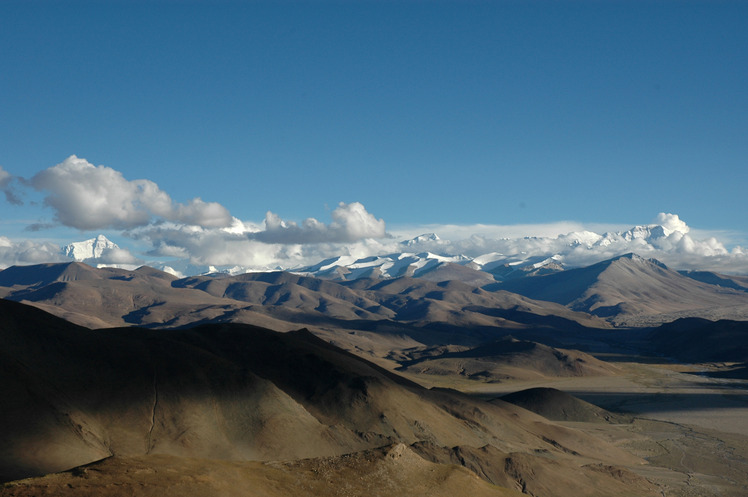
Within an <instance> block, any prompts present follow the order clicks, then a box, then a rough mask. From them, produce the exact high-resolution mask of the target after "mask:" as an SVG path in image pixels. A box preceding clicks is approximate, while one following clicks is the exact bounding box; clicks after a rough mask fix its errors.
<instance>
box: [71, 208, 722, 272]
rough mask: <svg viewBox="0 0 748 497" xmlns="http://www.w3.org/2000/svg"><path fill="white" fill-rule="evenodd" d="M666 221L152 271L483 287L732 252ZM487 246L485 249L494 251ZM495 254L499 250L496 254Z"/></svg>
mask: <svg viewBox="0 0 748 497" xmlns="http://www.w3.org/2000/svg"><path fill="white" fill-rule="evenodd" d="M661 221H662V222H663V223H664V225H661V224H652V225H642V226H634V227H632V228H630V229H628V230H624V231H614V232H606V233H603V234H598V233H594V232H591V231H575V232H570V233H567V234H562V235H558V236H556V237H524V238H515V239H511V238H507V239H500V240H489V239H482V238H481V237H477V238H475V237H474V239H473V241H471V242H465V241H463V242H454V243H453V242H451V241H449V240H444V239H442V238H440V237H439V236H438V235H436V234H435V233H425V234H422V235H419V236H416V237H414V238H411V239H408V240H403V241H401V242H399V243H398V242H394V240H393V241H391V242H385V243H383V244H380V245H374V246H372V247H375V246H376V247H378V248H376V249H374V248H372V249H370V250H374V251H373V252H370V254H369V255H367V256H364V257H361V256H352V255H349V254H348V255H335V256H333V257H329V258H326V259H324V260H322V261H318V262H314V261H313V263H312V264H309V263H308V257H304V258H301V259H299V258H294V257H291V258H287V259H286V262H285V263H281V262H278V263H277V264H275V263H274V264H272V265H271V266H272V267H270V266H243V265H241V264H239V265H224V266H211V265H207V264H205V263H202V262H198V261H197V260H190V261H187V260H179V259H175V260H172V261H171V262H168V263H167V262H152V263H149V264H150V265H151V266H152V267H156V268H158V269H162V270H164V271H166V272H170V273H173V274H176V275H179V276H185V275H187V276H192V275H196V274H208V273H213V272H224V273H227V274H232V275H236V274H242V273H247V272H258V271H260V272H267V271H271V270H279V271H291V272H295V273H299V274H303V275H306V276H314V277H317V278H325V279H333V280H348V281H349V280H353V279H357V278H380V279H387V278H397V277H401V276H413V277H421V278H428V279H432V280H434V281H442V280H445V279H451V280H460V281H463V282H466V283H470V284H473V285H474V286H482V285H485V284H486V283H487V282H493V281H505V280H511V279H515V278H521V277H524V276H537V275H542V274H549V273H552V272H559V271H563V270H565V269H571V268H578V267H583V266H585V265H588V264H590V263H592V262H599V261H602V260H605V259H608V258H610V257H613V256H615V255H622V254H625V253H629V252H636V253H638V254H644V255H648V256H652V255H654V256H657V254H660V255H662V256H663V257H669V256H672V255H673V254H693V253H696V252H695V251H701V250H702V249H704V250H707V249H708V252H709V253H710V254H712V255H715V254H722V255H725V254H728V252H727V251H726V249H725V248H724V247H721V246H717V245H719V244H718V242H716V241H714V243H711V242H710V241H709V240H707V241H705V242H703V243H702V242H696V241H694V240H693V239H691V238H690V237H689V235H688V232H689V230H690V229H689V228H688V226H686V225H685V224H684V223H682V222H680V221H679V220H678V219H677V218H676V219H675V221H673V219H669V218H667V216H665V217H664V218H663V219H662V220H661ZM673 224H674V225H673ZM715 244H717V245H715ZM481 247H485V250H486V251H485V252H484V251H483V250H484V249H481ZM489 247H490V248H492V249H493V250H488V249H489ZM699 247H701V248H699ZM331 250H332V249H331ZM340 250H341V253H343V254H345V253H346V250H345V248H344V247H341V248H340ZM388 250H389V251H388ZM497 250H498V251H497ZM323 253H324V252H323ZM61 256H62V257H64V258H67V259H70V260H75V261H78V262H87V263H89V264H91V265H93V266H99V267H101V266H109V267H121V268H126V269H135V268H136V267H137V265H138V264H137V261H136V258H135V257H134V256H132V255H131V254H130V253H129V251H127V250H123V249H120V248H119V247H118V246H117V245H116V244H115V243H113V242H112V241H110V240H108V239H107V238H106V237H105V236H104V235H99V236H97V237H96V238H91V239H89V240H84V241H81V242H75V243H72V244H69V245H67V246H65V247H63V248H62V251H61ZM279 260H281V259H279ZM301 261H304V262H303V263H302V262H301ZM141 264H142V263H141Z"/></svg>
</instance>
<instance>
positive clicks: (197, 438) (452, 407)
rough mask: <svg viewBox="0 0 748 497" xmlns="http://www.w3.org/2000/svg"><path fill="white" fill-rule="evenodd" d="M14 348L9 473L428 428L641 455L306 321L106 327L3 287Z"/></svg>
mask: <svg viewBox="0 0 748 497" xmlns="http://www.w3.org/2000/svg"><path fill="white" fill-rule="evenodd" d="M0 354H2V357H0V364H1V365H2V368H1V369H0V385H2V389H3V390H2V391H3V392H4V395H5V396H6V399H7V400H9V402H8V403H7V406H8V407H7V408H5V409H3V410H0V427H2V429H1V430H0V447H2V450H1V451H0V477H2V478H3V479H4V480H8V479H11V478H19V477H24V476H32V475H39V474H44V473H48V472H51V471H59V470H64V469H67V468H71V467H74V466H78V465H81V464H85V463H90V462H93V461H96V460H100V459H102V458H105V457H109V456H116V457H120V458H133V457H135V458H138V457H141V456H148V455H152V454H163V455H170V456H175V457H179V458H201V459H211V460H216V461H217V460H222V461H227V460H234V461H244V460H297V459H300V458H309V457H316V458H319V457H333V456H340V455H342V454H348V453H352V452H357V451H361V450H364V449H370V448H374V447H379V446H384V445H389V444H396V443H404V444H406V445H410V444H414V443H416V442H428V443H430V444H434V445H435V446H438V447H454V446H457V445H461V446H464V447H473V448H476V447H483V446H486V445H491V446H492V447H495V448H496V449H497V450H499V451H501V452H502V453H507V454H509V453H524V452H535V451H542V452H543V453H544V454H546V456H545V457H547V458H550V459H557V460H558V461H559V464H562V463H563V464H582V463H587V462H590V461H597V462H607V463H612V462H613V461H618V462H619V463H621V464H638V463H640V462H641V461H640V460H639V459H637V458H635V457H633V456H631V455H630V454H627V453H626V452H624V451H622V450H620V449H617V448H615V447H613V446H610V445H608V444H607V443H605V442H602V441H600V440H597V439H595V438H593V437H591V436H589V435H585V434H583V433H581V432H578V431H574V430H569V429H566V428H563V427H561V426H557V425H554V424H552V423H550V422H547V421H545V420H543V419H542V418H540V417H537V416H535V415H533V414H531V413H529V412H527V411H524V410H522V409H520V408H518V407H515V406H512V405H511V404H507V403H502V402H499V403H487V402H483V401H480V400H477V399H474V398H471V397H468V396H464V395H461V394H459V393H457V392H452V391H446V390H426V389H424V388H422V387H420V386H418V385H416V384H414V383H411V382H409V381H407V380H404V379H402V378H401V377H399V376H397V375H394V374H392V373H389V372H387V371H385V370H383V369H381V368H379V367H377V366H375V365H373V364H371V363H369V362H366V361H364V360H362V359H360V358H359V357H357V356H354V355H352V354H349V353H347V352H344V351H342V350H340V349H338V348H336V347H334V346H332V345H330V344H328V343H326V342H324V341H322V340H320V339H318V338H316V337H315V336H313V335H311V334H310V333H308V332H306V331H298V332H290V333H275V332H272V331H269V330H266V329H262V328H257V327H252V326H248V325H237V324H234V325H232V324H224V325H204V326H200V327H197V328H193V329H189V330H158V331H157V330H145V329H140V328H118V329H107V330H98V331H92V330H88V329H85V328H82V327H78V326H75V325H71V324H70V323H67V322H65V321H62V320H60V319H58V318H55V317H53V316H51V315H48V314H46V313H43V312H41V311H39V310H38V309H35V308H32V307H29V306H25V305H23V304H19V303H15V302H10V301H5V300H0ZM575 461H576V462H575ZM185 464H186V463H185ZM216 464H217V466H211V465H210V464H209V465H208V467H220V463H216ZM304 464H307V463H302V464H301V466H300V468H301V469H300V470H301V471H304ZM8 488H11V490H12V487H8ZM6 490H7V489H6ZM11 490H8V492H11ZM6 495H13V494H12V493H6Z"/></svg>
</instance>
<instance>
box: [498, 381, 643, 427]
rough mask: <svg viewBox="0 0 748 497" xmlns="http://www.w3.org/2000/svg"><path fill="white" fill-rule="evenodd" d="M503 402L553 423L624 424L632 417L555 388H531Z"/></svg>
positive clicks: (509, 396)
mask: <svg viewBox="0 0 748 497" xmlns="http://www.w3.org/2000/svg"><path fill="white" fill-rule="evenodd" d="M501 400H503V401H505V402H509V403H512V404H514V405H518V406H520V407H523V408H525V409H527V410H528V411H532V412H534V413H536V414H540V415H541V416H543V417H544V418H547V419H550V420H553V421H577V422H585V423H606V422H607V423H624V422H630V421H631V417H630V416H625V415H622V414H616V413H612V412H610V411H606V410H605V409H603V408H601V407H598V406H596V405H594V404H590V403H589V402H585V401H583V400H581V399H578V398H576V397H574V396H573V395H570V394H568V393H566V392H562V391H561V390H556V389H555V388H542V387H541V388H530V389H527V390H522V391H519V392H514V393H510V394H508V395H504V396H502V397H501Z"/></svg>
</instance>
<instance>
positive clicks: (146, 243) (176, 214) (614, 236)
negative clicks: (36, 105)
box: [0, 155, 748, 274]
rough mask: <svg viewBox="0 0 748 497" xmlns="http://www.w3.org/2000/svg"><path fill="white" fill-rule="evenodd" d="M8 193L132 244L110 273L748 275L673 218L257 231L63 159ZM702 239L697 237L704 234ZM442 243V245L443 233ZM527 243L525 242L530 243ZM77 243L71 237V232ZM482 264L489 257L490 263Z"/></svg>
mask: <svg viewBox="0 0 748 497" xmlns="http://www.w3.org/2000/svg"><path fill="white" fill-rule="evenodd" d="M13 186H18V187H24V186H25V187H27V188H28V187H32V188H34V189H35V190H37V191H39V192H41V193H42V195H43V196H44V205H45V206H46V207H47V208H49V209H51V212H52V216H53V218H54V221H55V223H48V222H39V223H35V224H31V225H29V226H27V230H28V231H44V230H48V229H50V227H51V226H57V227H58V228H59V227H60V226H63V227H68V228H73V229H75V230H81V231H92V230H96V231H99V232H103V233H104V234H106V235H107V236H108V237H109V238H110V239H115V240H116V239H117V238H118V237H119V240H118V242H120V244H121V242H122V239H124V240H125V241H127V240H130V242H129V243H130V244H131V245H132V247H130V248H127V249H126V248H123V249H119V248H118V249H117V250H112V251H107V252H106V253H102V254H101V256H100V257H99V259H100V260H98V261H93V262H98V263H107V264H136V263H140V261H145V262H146V263H148V264H151V265H155V266H157V267H159V266H161V267H163V266H164V265H170V266H173V267H177V268H179V269H178V270H179V271H184V272H191V273H195V272H203V271H207V270H209V269H212V270H214V269H222V270H229V271H232V272H241V271H248V270H266V269H295V268H299V267H303V266H309V265H313V264H316V263H318V262H320V261H322V260H325V259H329V258H332V257H337V256H344V257H346V258H348V259H349V260H350V259H356V258H363V257H368V256H373V255H384V254H392V253H399V252H412V253H419V252H432V253H435V254H439V255H450V256H453V255H461V254H463V255H466V256H468V257H478V256H481V255H486V254H489V255H490V257H493V258H494V260H504V261H508V262H512V261H529V260H531V259H534V258H543V257H550V256H557V259H558V260H560V261H561V262H563V263H564V264H566V265H567V266H570V267H575V266H583V265H588V264H592V263H595V262H599V261H601V260H605V259H608V258H611V257H615V256H618V255H621V254H624V253H627V252H635V253H637V254H639V255H642V256H645V257H651V258H656V259H658V260H660V261H662V262H664V263H665V264H667V265H669V266H671V267H673V268H675V269H708V270H714V271H719V272H724V273H733V274H748V251H746V250H745V249H744V248H742V247H740V246H737V247H735V248H733V249H732V250H728V249H727V248H726V247H725V245H724V244H723V243H722V242H721V241H719V240H718V239H717V238H715V237H714V236H707V237H699V236H696V235H694V231H692V230H691V228H690V227H689V226H688V224H687V223H686V222H685V221H684V220H682V219H680V217H679V216H678V215H677V214H673V213H665V212H662V213H659V214H658V215H657V216H656V217H655V218H654V219H653V222H652V223H651V224H645V225H638V226H634V227H624V228H615V229H607V230H601V229H600V226H584V225H582V224H581V223H576V222H569V221H565V222H558V223H551V224H544V225H509V226H499V225H429V226H423V227H417V226H413V227H410V228H408V229H399V230H398V234H397V236H393V235H392V234H389V233H388V232H387V230H386V225H385V221H384V220H383V219H381V218H377V217H376V216H375V215H374V214H372V213H370V212H368V211H367V209H366V207H365V206H364V205H363V204H361V203H360V202H351V203H344V202H340V203H339V204H338V205H337V207H336V208H335V209H334V210H333V211H332V212H331V213H330V217H331V219H330V220H329V221H328V222H324V221H320V220H318V219H315V218H311V217H310V218H307V219H305V220H303V221H301V222H296V221H293V220H287V219H282V218H281V217H280V216H279V215H277V214H275V213H273V212H272V211H267V212H266V214H265V216H264V219H263V220H262V221H259V222H254V221H249V220H240V219H238V218H236V217H233V216H231V214H230V213H229V211H228V209H226V208H225V207H224V206H223V205H221V204H219V203H217V202H206V201H203V200H202V199H200V198H199V197H198V198H193V199H192V200H190V201H188V202H186V203H178V202H175V201H173V200H172V198H171V196H170V195H169V194H168V193H167V192H165V191H163V190H162V189H161V188H159V186H158V185H157V184H156V183H154V182H153V181H150V180H147V179H138V180H128V179H126V178H125V177H124V175H123V174H122V173H121V172H119V171H117V170H115V169H112V168H110V167H106V166H94V165H93V164H91V163H89V162H88V161H87V160H85V159H81V158H78V157H76V156H74V155H73V156H70V157H68V158H67V159H65V160H64V161H63V162H61V163H60V164H57V165H55V166H53V167H50V168H48V169H46V170H43V171H41V172H39V173H38V174H36V175H35V176H33V177H32V178H31V179H30V180H23V179H20V178H16V177H14V176H12V175H11V174H10V173H8V172H7V171H5V170H4V169H2V168H0V190H2V191H3V192H4V194H5V197H6V200H7V201H8V202H10V203H17V202H19V196H18V195H17V193H16V192H15V191H14V190H13ZM429 231H430V232H436V233H437V234H438V235H440V236H441V237H442V238H441V239H440V238H434V237H420V238H419V239H418V240H417V241H414V242H412V243H410V244H407V245H404V244H401V243H400V242H401V241H402V240H403V239H404V238H408V237H415V236H416V235H420V234H422V233H426V232H429ZM702 233H703V232H702ZM445 235H446V236H445ZM527 235H532V236H527ZM69 236H70V237H71V239H69V240H68V241H69V242H72V241H80V240H79V238H78V237H77V235H75V234H71V235H69ZM490 257H489V258H490ZM59 260H69V259H65V258H64V257H63V256H61V254H60V248H59V247H58V246H56V245H53V244H51V243H49V242H34V241H29V240H12V239H10V238H7V237H0V268H2V267H7V266H9V265H13V264H32V263H38V262H54V261H59Z"/></svg>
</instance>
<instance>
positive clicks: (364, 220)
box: [249, 202, 387, 244]
mask: <svg viewBox="0 0 748 497" xmlns="http://www.w3.org/2000/svg"><path fill="white" fill-rule="evenodd" d="M332 219H333V221H332V222H331V223H330V224H324V223H322V222H320V221H318V220H316V219H314V218H312V217H310V218H308V219H306V220H304V222H302V223H301V225H299V224H297V223H295V222H293V221H285V220H283V219H281V218H280V216H278V215H277V214H274V213H273V212H270V211H268V212H267V214H266V215H265V229H264V230H262V231H258V232H256V233H250V234H249V237H250V238H251V239H254V240H258V241H261V242H265V243H280V244H306V243H345V242H355V241H357V240H362V239H366V238H384V237H386V236H387V233H386V231H385V223H384V220H382V219H377V218H376V217H375V216H374V215H373V214H371V213H369V212H368V211H367V210H366V208H365V207H364V206H363V204H361V203H360V202H352V203H350V204H346V203H344V202H340V204H338V207H337V208H336V209H335V210H334V211H332Z"/></svg>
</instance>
